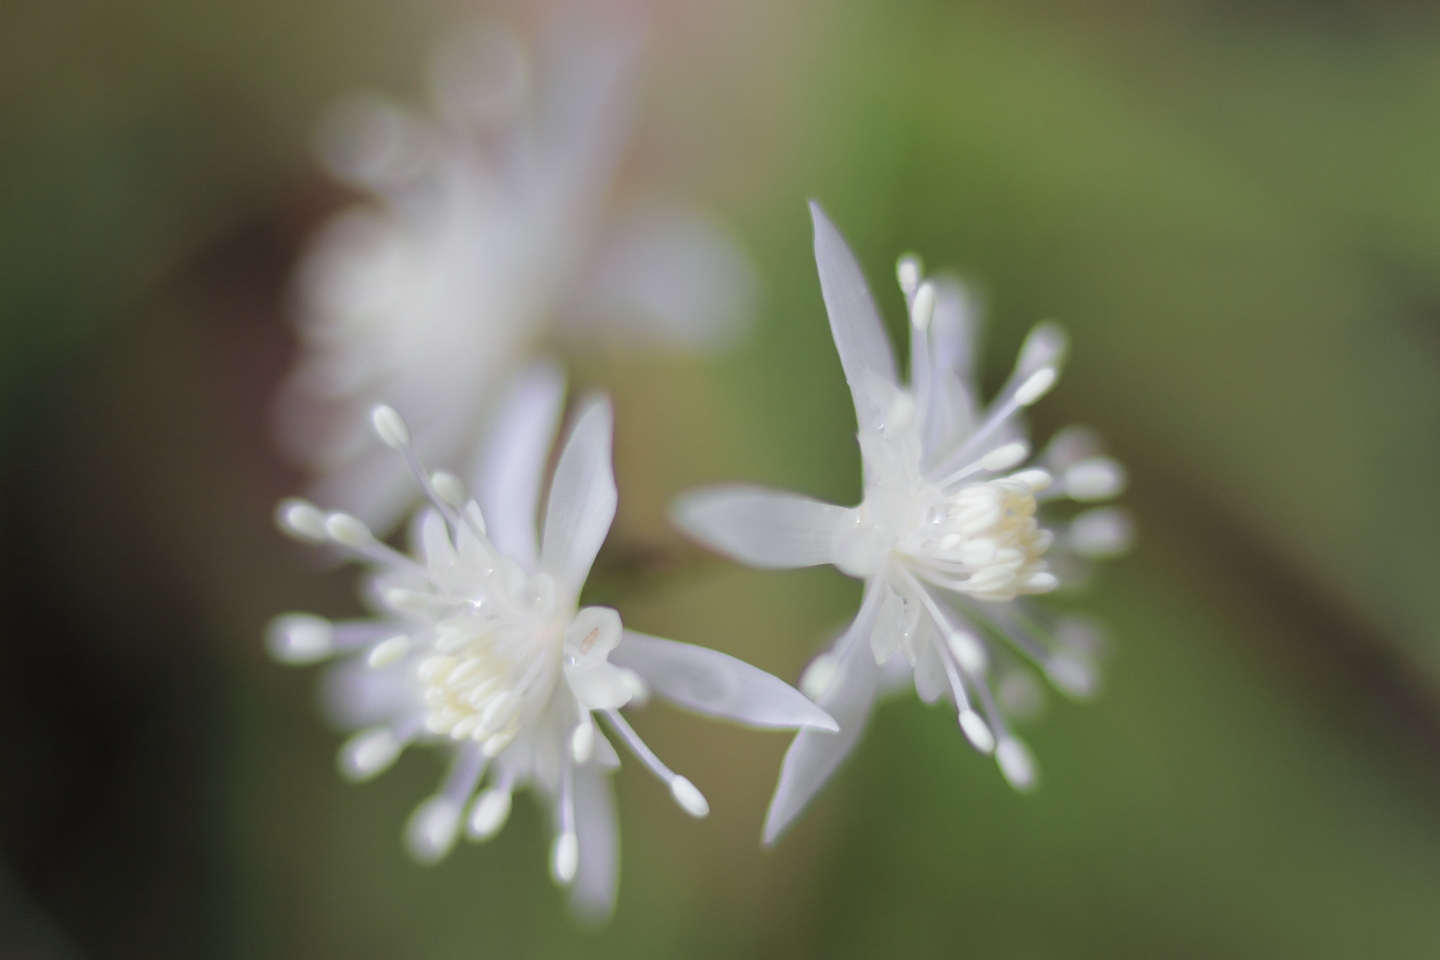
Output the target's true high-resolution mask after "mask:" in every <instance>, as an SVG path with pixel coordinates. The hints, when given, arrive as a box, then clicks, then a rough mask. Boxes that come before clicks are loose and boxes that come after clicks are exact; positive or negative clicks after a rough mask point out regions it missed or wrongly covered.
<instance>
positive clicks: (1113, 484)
mask: <svg viewBox="0 0 1440 960" xmlns="http://www.w3.org/2000/svg"><path fill="white" fill-rule="evenodd" d="M1125 479H1126V478H1125V468H1124V467H1122V466H1121V465H1120V462H1119V461H1118V460H1114V459H1111V458H1110V457H1089V458H1088V459H1085V460H1081V461H1080V462H1079V463H1074V464H1071V465H1070V466H1069V467H1068V468H1066V470H1065V475H1064V488H1065V492H1066V493H1067V494H1069V495H1070V499H1072V500H1078V501H1080V502H1081V503H1089V502H1093V501H1096V500H1109V499H1110V498H1111V497H1116V496H1119V495H1120V494H1121V493H1122V492H1124V490H1125Z"/></svg>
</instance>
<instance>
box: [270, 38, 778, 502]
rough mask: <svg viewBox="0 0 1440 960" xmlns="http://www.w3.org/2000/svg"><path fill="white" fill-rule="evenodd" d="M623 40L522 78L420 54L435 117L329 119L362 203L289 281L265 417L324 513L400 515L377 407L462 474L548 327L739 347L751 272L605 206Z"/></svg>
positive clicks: (364, 112) (458, 48)
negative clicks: (280, 378)
mask: <svg viewBox="0 0 1440 960" xmlns="http://www.w3.org/2000/svg"><path fill="white" fill-rule="evenodd" d="M637 46H638V43H637V38H636V37H634V36H632V35H628V34H623V33H617V32H616V31H615V30H614V29H606V28H599V29H591V30H586V31H582V30H580V29H578V28H573V27H572V29H571V30H570V31H569V32H564V31H557V32H556V33H555V34H554V35H553V36H552V37H551V40H550V42H549V44H548V46H547V49H546V54H547V55H546V57H545V59H544V62H543V63H542V64H541V65H540V68H539V69H538V70H537V71H535V72H534V75H533V76H532V70H531V65H530V63H529V60H528V58H527V56H526V51H525V49H524V48H523V47H522V46H521V45H520V44H519V42H518V41H517V40H516V39H515V38H514V37H512V36H510V35H509V34H506V33H504V32H501V31H497V30H493V29H492V30H486V31H477V32H470V33H466V34H463V35H461V36H460V37H458V38H457V39H455V40H453V41H451V42H450V43H449V44H448V45H447V46H446V47H445V48H444V49H443V50H442V52H441V54H440V55H439V56H438V57H437V58H436V61H435V67H434V70H433V72H432V88H433V100H434V102H433V111H432V113H431V114H430V115H424V114H420V113H416V112H414V111H411V110H409V109H407V108H405V107H403V106H400V105H398V104H394V103H391V102H389V101H387V100H382V99H379V98H355V99H352V100H351V101H349V102H347V103H345V104H342V105H341V107H339V108H337V110H336V111H335V112H334V113H333V115H332V116H331V118H330V120H329V121H328V122H327V123H326V124H325V125H324V127H323V129H322V135H321V152H322V155H323V157H324V159H325V160H326V162H327V165H328V166H329V168H330V169H331V170H332V171H333V172H334V173H335V174H336V175H337V176H338V177H340V178H341V179H342V180H344V181H345V182H347V183H348V184H350V185H351V186H353V187H356V188H358V189H359V190H361V191H362V192H363V193H365V194H367V195H368V198H367V199H366V200H365V201H364V202H362V203H360V204H359V205H357V206H355V207H353V208H351V209H349V210H347V211H345V212H343V213H341V214H340V215H339V216H337V217H336V218H335V219H334V220H333V221H332V222H331V223H330V224H329V225H328V226H327V227H325V228H324V229H323V230H322V231H321V232H320V234H319V235H318V236H317V237H316V239H315V241H314V242H313V245H312V247H311V249H310V251H309V253H308V255H307V257H306V258H305V260H304V262H303V264H302V269H301V271H300V277H299V286H298V294H299V298H298V300H299V303H298V307H299V325H300V332H301V336H302V341H303V344H302V356H301V359H300V362H299V365H298V367H297V369H296V370H295V371H294V373H293V375H292V376H291V378H290V380H289V382H288V384H287V385H286V388H285V389H284V391H283V392H282V396H281V402H280V409H279V414H280V421H281V424H280V426H281V432H282V439H283V441H284V443H285V446H286V448H287V449H288V451H289V452H290V453H291V454H292V455H293V456H295V457H296V458H297V460H298V461H299V462H301V463H303V464H304V465H305V466H307V467H308V468H309V469H310V470H311V471H312V473H313V474H314V476H315V483H314V486H313V489H312V494H313V496H314V497H315V499H317V500H318V501H319V502H321V503H322V504H325V505H327V506H331V507H336V508H340V509H346V510H349V511H351V512H353V513H355V514H357V515H359V516H360V517H362V518H363V519H365V520H366V521H367V522H369V523H370V524H371V525H372V526H375V527H376V528H377V529H382V530H388V529H389V528H390V527H391V526H392V525H393V524H394V523H395V522H396V521H397V520H398V519H399V518H400V517H401V516H403V515H404V514H405V512H406V510H407V508H408V507H409V506H410V505H411V504H412V503H413V502H414V490H413V488H412V487H411V486H410V484H409V482H408V479H407V478H406V476H405V473H404V471H403V469H401V467H399V466H397V465H396V464H395V463H394V462H392V461H391V460H390V459H387V458H385V457H384V456H383V455H382V454H380V453H379V452H378V451H376V450H375V449H374V447H373V445H371V444H370V443H369V442H368V428H367V426H366V422H365V421H366V416H367V415H368V413H369V410H370V408H371V407H372V406H373V405H374V404H375V403H377V402H380V401H382V400H383V401H385V402H387V403H390V404H392V405H393V406H395V407H396V408H397V409H398V410H400V411H401V412H402V413H403V414H404V415H405V417H406V418H407V421H408V422H409V423H410V425H411V427H412V428H413V430H414V432H415V445H416V448H417V449H418V450H419V451H420V453H421V455H423V456H424V457H426V459H427V461H429V462H436V463H451V462H458V461H460V460H461V459H463V458H464V457H465V456H467V455H468V453H469V451H470V450H471V449H473V446H474V444H475V442H476V440H477V438H478V437H479V436H481V435H482V434H483V432H484V430H485V426H486V423H487V416H488V414H489V413H490V408H491V406H492V405H493V403H494V401H495V399H496V398H497V397H499V396H500V395H501V393H502V392H503V390H504V388H505V386H506V384H507V382H508V380H509V378H510V377H511V376H512V375H513V374H514V372H515V371H516V370H517V369H519V367H520V365H522V364H523V362H524V360H525V359H526V357H527V355H528V354H529V353H530V352H531V351H532V350H533V349H534V347H535V346H536V344H537V342H539V341H541V340H542V339H544V338H546V337H547V336H549V335H551V334H561V335H566V336H568V337H569V338H571V339H573V338H574V337H575V336H588V335H592V334H593V335H596V336H603V337H604V338H606V339H607V340H609V341H612V342H614V341H622V342H623V341H629V342H634V343H660V344H664V345H667V346H669V347H671V348H674V349H680V350H703V349H710V348H714V347H718V346H721V345H723V344H725V343H727V342H729V341H730V340H732V339H733V338H734V336H735V335H736V334H737V332H738V331H739V329H740V328H741V326H742V325H743V321H744V320H746V319H747V318H748V315H749V312H750V308H751V305H752V300H753V293H754V277H753V271H752V270H751V268H750V265H749V262H748V260H747V259H746V258H745V256H744V255H743V253H742V252H741V251H740V249H739V248H738V246H737V245H736V244H735V243H733V242H732V241H731V240H730V239H729V237H728V235H726V234H725V233H724V232H723V231H722V230H720V229H719V228H718V227H716V226H715V225H714V224H713V223H712V222H711V221H709V220H708V219H707V218H705V217H704V216H702V215H700V214H699V213H697V212H695V211H694V210H692V209H690V208H688V207H685V206H680V205H676V204H673V203H665V202H662V201H659V200H657V199H655V198H640V199H637V200H634V201H633V202H630V203H629V204H626V205H618V204H616V203H614V202H612V200H611V197H610V196H609V194H610V192H611V181H612V180H613V179H614V175H615V171H616V167H617V165H618V162H619V159H620V156H621V152H622V149H621V148H622V146H623V144H624V142H625V140H626V138H627V133H628V128H629V125H630V124H629V112H630V111H629V105H630V101H631V99H632V98H631V90H630V84H629V79H630V74H631V67H632V62H633V60H634V54H635V51H636V48H637Z"/></svg>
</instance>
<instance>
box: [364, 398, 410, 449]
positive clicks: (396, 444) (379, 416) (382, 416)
mask: <svg viewBox="0 0 1440 960" xmlns="http://www.w3.org/2000/svg"><path fill="white" fill-rule="evenodd" d="M370 425H371V426H372V427H374V428H375V433H376V434H377V435H378V436H379V437H380V439H381V441H382V442H384V444H385V445H386V446H387V447H390V448H391V449H393V450H404V449H405V448H406V447H408V446H410V428H409V427H407V426H405V420H404V418H402V417H401V416H400V414H399V413H398V412H397V411H396V410H395V408H394V407H391V406H387V405H386V404H383V403H379V404H376V405H375V407H374V409H372V410H371V411H370Z"/></svg>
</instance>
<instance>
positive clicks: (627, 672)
mask: <svg viewBox="0 0 1440 960" xmlns="http://www.w3.org/2000/svg"><path fill="white" fill-rule="evenodd" d="M617 669H618V670H619V674H620V682H621V683H623V684H625V689H626V690H629V691H630V705H631V706H634V707H643V706H645V704H647V703H649V702H650V685H649V684H647V683H646V682H645V678H644V677H642V676H640V674H638V673H636V672H635V671H634V670H631V669H630V668H629V667H619V668H617Z"/></svg>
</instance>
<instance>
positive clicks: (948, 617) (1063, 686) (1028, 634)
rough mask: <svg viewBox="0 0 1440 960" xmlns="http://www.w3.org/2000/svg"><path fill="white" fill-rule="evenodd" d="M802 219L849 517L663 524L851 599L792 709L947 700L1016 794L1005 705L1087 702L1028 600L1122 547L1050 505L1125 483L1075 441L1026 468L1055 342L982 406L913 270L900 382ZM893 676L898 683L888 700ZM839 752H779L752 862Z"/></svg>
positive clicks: (819, 231) (1052, 330)
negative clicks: (801, 573)
mask: <svg viewBox="0 0 1440 960" xmlns="http://www.w3.org/2000/svg"><path fill="white" fill-rule="evenodd" d="M811 213H812V217H813V220H814V225H815V261H816V266H817V268H818V270H819V274H820V286H821V292H822V294H823V297H824V300H825V307H826V312H827V313H828V315H829V320H830V329H831V333H832V335H833V337H834V340H835V346H836V351H837V353H838V354H839V357H840V363H841V366H842V368H843V369H844V372H845V379H846V381H847V383H848V384H849V386H850V392H851V396H852V398H853V400H854V410H855V417H856V423H857V427H858V433H857V440H858V443H859V447H860V454H861V459H862V462H863V470H862V472H861V476H862V480H863V485H864V491H863V497H862V500H861V502H860V504H859V505H857V506H855V507H853V508H847V507H841V506H837V505H834V504H828V503H823V502H821V501H817V500H812V499H810V498H809V497H805V496H801V495H799V494H791V493H784V492H778V491H769V490H764V489H761V488H757V487H753V486H739V485H737V486H728V487H714V488H710V489H705V490H699V491H695V492H692V493H689V494H686V495H684V496H682V497H681V498H680V499H679V500H678V501H677V502H676V504H675V505H674V508H673V511H672V514H673V516H674V518H675V520H676V522H677V523H678V524H679V525H680V527H681V528H682V529H684V530H685V531H686V532H687V533H688V534H690V535H691V536H692V537H694V538H695V539H697V540H699V541H700V542H702V543H705V544H707V545H709V546H711V547H712V548H714V549H716V550H718V551H719V552H721V553H724V554H727V555H729V556H731V557H733V558H734V559H736V560H739V561H741V562H743V563H747V564H750V565H752V566H757V567H761V568H767V569H785V568H794V567H807V566H817V565H820V564H826V563H828V564H832V565H834V566H835V567H837V568H838V569H839V570H840V571H841V572H842V573H845V574H846V575H848V576H852V577H856V578H859V579H861V580H863V581H864V584H865V589H864V593H863V597H862V600H861V604H860V610H859V612H858V613H857V615H856V617H855V620H854V621H853V622H852V623H851V625H850V627H849V629H848V630H847V631H846V632H845V633H844V634H842V635H841V637H840V638H838V639H837V640H836V641H835V642H834V643H833V644H832V645H831V647H830V649H828V650H826V651H825V652H823V653H821V654H820V655H819V656H817V657H816V658H815V659H813V660H812V661H811V662H810V665H809V666H808V667H807V668H806V670H805V672H804V674H803V675H802V679H801V687H802V689H803V690H804V691H805V692H806V693H807V694H809V695H810V696H812V697H814V698H815V699H816V702H817V703H818V704H819V705H820V706H822V707H824V708H826V709H827V710H830V711H832V712H833V713H834V714H835V715H836V716H838V717H850V718H853V719H852V720H851V722H852V723H856V724H861V723H864V722H865V720H864V718H866V717H868V716H869V715H870V714H871V705H872V702H873V700H874V699H875V698H876V697H878V696H880V695H883V694H887V693H889V692H891V691H897V690H901V689H905V688H907V687H910V688H913V689H914V690H915V691H916V693H917V694H918V695H919V696H920V697H921V698H922V699H923V700H924V701H925V702H927V703H931V702H935V701H937V700H940V699H942V698H943V699H948V701H949V702H950V704H952V705H953V707H954V709H955V714H954V715H955V716H957V717H958V720H959V725H960V728H961V730H962V732H963V733H964V735H965V738H966V739H967V740H968V741H969V742H970V743H971V745H973V746H974V747H975V748H976V749H977V750H978V751H980V752H981V753H987V754H988V753H993V754H994V755H995V758H996V762H997V764H998V765H999V767H1000V769H1001V772H1002V773H1003V775H1004V777H1005V779H1006V780H1007V781H1008V782H1009V783H1010V784H1011V785H1012V786H1014V787H1015V788H1016V789H1017V790H1029V789H1031V788H1032V787H1034V786H1035V784H1036V782H1037V776H1036V772H1035V763H1034V761H1033V760H1032V759H1031V757H1030V754H1029V752H1028V750H1027V749H1026V748H1025V746H1024V744H1022V743H1021V742H1020V741H1019V740H1018V739H1016V738H1015V736H1014V734H1013V733H1012V732H1011V730H1010V727H1009V721H1008V719H1007V709H1006V708H1007V707H1008V704H1006V703H1005V702H1004V699H1005V698H1004V696H1003V694H1004V693H1005V691H1006V690H1007V689H1011V688H1015V687H1016V684H1017V683H1027V684H1029V685H1030V686H1032V687H1035V688H1036V689H1038V685H1037V684H1036V683H1035V680H1034V673H1035V672H1036V671H1037V670H1038V671H1039V672H1042V673H1043V674H1044V675H1045V676H1047V677H1048V678H1049V679H1050V681H1051V683H1052V684H1053V685H1054V686H1055V687H1057V688H1058V689H1060V690H1061V691H1063V692H1064V693H1066V694H1067V695H1068V696H1071V697H1074V698H1076V699H1081V698H1084V697H1087V696H1090V695H1092V694H1093V693H1094V692H1095V690H1096V689H1097V688H1098V677H1097V675H1096V674H1095V672H1094V669H1093V667H1092V666H1091V663H1092V659H1091V658H1090V656H1089V655H1088V654H1087V651H1084V650H1080V649H1071V647H1070V646H1069V641H1068V640H1067V638H1066V636H1065V631H1063V630H1062V629H1061V628H1062V626H1063V623H1064V621H1063V620H1062V619H1059V618H1057V617H1055V616H1054V615H1053V614H1051V613H1050V612H1049V611H1047V610H1045V609H1044V608H1043V606H1042V605H1040V604H1039V603H1036V602H1034V601H1033V600H1032V599H1031V598H1032V597H1037V596H1041V595H1044V594H1048V593H1052V592H1054V591H1056V590H1058V589H1059V588H1060V587H1061V586H1062V580H1064V579H1065V578H1069V577H1073V578H1074V579H1073V580H1071V581H1070V582H1072V583H1073V582H1076V581H1078V580H1079V579H1080V578H1081V576H1082V575H1083V573H1084V570H1085V569H1086V568H1087V561H1088V560H1090V559H1094V558H1099V557H1102V556H1109V555H1113V554H1114V553H1115V552H1118V551H1119V550H1120V549H1121V548H1123V546H1125V545H1126V544H1127V542H1128V539H1129V538H1128V536H1127V535H1126V533H1127V530H1128V527H1127V522H1126V519H1125V515H1124V514H1123V513H1119V512H1111V513H1100V512H1097V511H1084V512H1082V513H1080V514H1079V515H1077V516H1075V517H1074V518H1073V520H1071V521H1066V520H1064V519H1062V518H1060V517H1055V516H1052V515H1051V511H1050V505H1051V504H1052V503H1054V502H1056V501H1061V500H1070V501H1072V502H1081V503H1088V502H1092V501H1094V500H1098V499H1104V498H1108V497H1110V496H1114V495H1116V494H1118V493H1119V492H1120V491H1121V490H1122V489H1123V488H1124V485H1125V473H1124V470H1123V468H1122V467H1121V466H1120V464H1119V463H1118V462H1116V461H1114V460H1112V459H1110V458H1108V457H1105V456H1104V455H1103V454H1102V453H1101V452H1100V446H1099V443H1098V439H1097V438H1096V437H1095V435H1094V434H1093V432H1091V431H1088V430H1076V429H1071V430H1067V431H1063V432H1062V433H1061V434H1059V435H1058V436H1057V437H1056V439H1055V441H1054V442H1053V444H1052V445H1051V446H1050V447H1048V448H1046V449H1045V450H1044V452H1043V453H1041V454H1040V455H1039V456H1034V455H1033V453H1032V451H1033V449H1034V447H1033V446H1032V444H1031V443H1030V438H1029V436H1028V432H1027V427H1026V423H1025V415H1026V412H1027V410H1028V408H1030V407H1031V406H1033V405H1034V404H1036V403H1037V402H1038V401H1039V400H1040V399H1041V398H1042V397H1044V396H1045V395H1047V394H1048V393H1049V392H1050V391H1051V390H1052V389H1053V388H1054V387H1055V384H1056V382H1057V380H1058V377H1059V372H1060V366H1061V364H1062V363H1063V361H1064V359H1065V353H1066V349H1067V343H1066V337H1065V334H1064V332H1063V331H1062V330H1061V329H1060V328H1059V327H1058V326H1057V325H1055V324H1053V323H1042V324H1039V325H1037V326H1036V327H1035V328H1034V329H1033V330H1032V331H1031V333H1030V335H1029V336H1027V337H1026V339H1025V342H1024V344H1023V345H1022V346H1021V348H1020V352H1019V356H1018V357H1017V359H1016V362H1015V366H1014V369H1013V372H1012V373H1011V375H1010V378H1009V379H1008V381H1007V382H1006V383H1005V384H1004V385H1003V386H1002V387H1001V388H1000V390H999V391H998V392H997V393H996V394H995V396H994V397H993V399H991V401H990V402H989V404H988V405H987V404H985V403H982V402H981V396H980V394H979V391H978V389H977V386H976V384H975V383H974V379H975V375H974V370H975V367H976V363H975V358H974V350H973V347H974V343H973V340H974V331H975V317H974V316H973V307H972V301H971V299H970V298H969V297H968V296H966V294H965V293H964V291H963V290H962V289H961V288H960V286H959V285H958V283H956V282H954V281H952V280H949V279H947V278H943V277H941V278H927V277H926V276H925V275H924V273H923V270H922V268H921V265H920V261H919V259H918V258H916V257H913V256H906V257H902V258H901V260H900V262H899V264H898V265H897V267H896V277H897V279H898V280H899V283H900V288H901V291H902V292H903V293H904V295H905V302H906V307H907V310H908V312H909V320H910V323H909V325H908V326H909V332H910V345H909V346H910V349H909V362H908V364H907V366H908V369H909V376H908V378H906V379H902V378H901V376H900V374H899V370H898V368H899V364H897V362H896V357H895V355H894V353H893V351H892V349H891V346H890V339H889V335H888V333H887V331H886V329H885V327H884V324H883V322H882V321H881V318H880V315H879V312H878V310H877V309H876V307H875V303H874V299H873V297H872V296H871V294H870V290H869V286H868V285H867V284H866V282H865V278H864V276H863V274H862V273H861V271H860V267H859V264H858V263H857V262H856V260H855V257H854V254H852V253H851V252H850V249H849V247H848V246H847V245H846V243H845V241H844V239H843V238H842V237H841V236H840V233H839V231H838V230H836V229H835V227H834V225H833V224H832V223H831V222H830V220H829V219H828V218H827V217H826V216H825V214H824V212H823V211H822V210H821V209H820V208H819V206H818V205H816V204H812V205H811ZM1065 512H1067V513H1068V512H1069V511H1068V510H1067V511H1065ZM1052 563H1053V566H1052ZM907 675H908V679H910V680H911V681H913V682H912V683H910V684H904V683H901V682H899V681H900V680H901V679H902V678H904V677H906V676H907ZM947 695H948V696H947ZM845 733H846V734H847V735H846V736H845V737H839V738H827V737H825V736H824V735H822V734H819V733H813V732H809V731H806V732H802V733H801V734H800V735H799V736H797V737H796V738H795V742H794V743H793V744H792V746H791V748H790V751H789V752H788V753H787V754H786V758H785V763H784V767H783V769H782V772H781V776H780V782H779V784H778V785H777V787H776V790H775V795H774V797H773V799H772V800H771V805H770V809H769V811H768V813H767V815H766V821H765V834H764V836H765V841H766V842H767V843H770V842H773V841H774V840H775V839H776V838H777V837H778V836H779V834H780V832H781V831H783V830H784V829H785V828H786V826H787V825H788V824H789V823H790V822H792V821H793V820H794V818H795V817H796V816H797V815H798V814H799V813H800V811H801V810H803V809H804V807H805V805H806V804H807V803H808V802H809V800H810V799H811V798H812V797H813V796H814V795H815V794H816V792H818V790H819V789H820V787H821V786H822V785H823V784H824V781H825V777H826V776H828V775H829V771H833V770H835V769H837V768H838V767H839V765H840V762H841V760H842V759H843V757H844V754H845V752H846V751H847V750H849V749H850V748H851V746H852V745H853V744H854V743H855V742H857V740H858V739H859V737H858V731H857V730H846V731H845Z"/></svg>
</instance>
